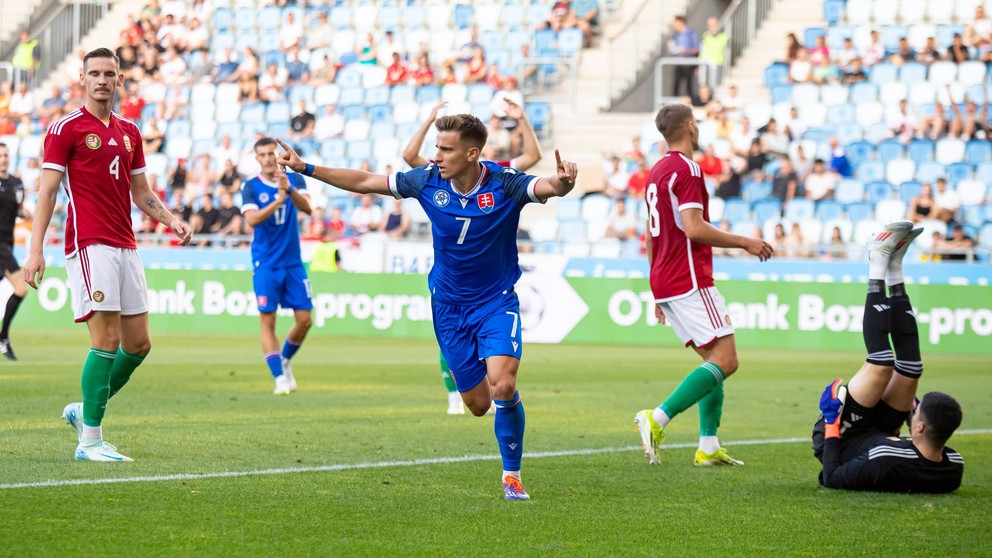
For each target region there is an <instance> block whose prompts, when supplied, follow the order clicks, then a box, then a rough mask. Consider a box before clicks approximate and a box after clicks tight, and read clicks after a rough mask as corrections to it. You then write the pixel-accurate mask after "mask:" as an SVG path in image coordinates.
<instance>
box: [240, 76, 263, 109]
mask: <svg viewBox="0 0 992 558" xmlns="http://www.w3.org/2000/svg"><path fill="white" fill-rule="evenodd" d="M258 100H259V96H258V77H256V76H254V75H252V74H249V73H244V72H242V73H241V76H240V77H239V78H238V101H240V102H241V103H242V104H243V103H253V102H255V101H258Z"/></svg>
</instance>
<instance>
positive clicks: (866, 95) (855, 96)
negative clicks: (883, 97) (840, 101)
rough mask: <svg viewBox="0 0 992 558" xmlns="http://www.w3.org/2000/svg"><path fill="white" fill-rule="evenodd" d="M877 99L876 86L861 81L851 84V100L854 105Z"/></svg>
mask: <svg viewBox="0 0 992 558" xmlns="http://www.w3.org/2000/svg"><path fill="white" fill-rule="evenodd" d="M877 100H878V86H876V85H875V84H873V83H868V82H866V81H862V82H860V83H855V84H854V85H853V86H851V102H852V103H854V104H855V105H860V104H862V103H869V102H875V101H877Z"/></svg>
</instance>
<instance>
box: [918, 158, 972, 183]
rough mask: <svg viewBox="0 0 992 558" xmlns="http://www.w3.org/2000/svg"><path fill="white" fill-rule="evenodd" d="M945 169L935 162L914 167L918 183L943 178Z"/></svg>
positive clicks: (922, 163)
mask: <svg viewBox="0 0 992 558" xmlns="http://www.w3.org/2000/svg"><path fill="white" fill-rule="evenodd" d="M945 169H946V167H945V166H944V165H942V164H940V163H938V162H936V161H923V162H921V163H919V164H917V165H916V179H917V180H919V181H920V182H929V183H931V184H932V183H933V181H935V180H937V179H938V178H941V177H943V176H945V175H946V174H947V173H946V172H945ZM969 174H970V171H969Z"/></svg>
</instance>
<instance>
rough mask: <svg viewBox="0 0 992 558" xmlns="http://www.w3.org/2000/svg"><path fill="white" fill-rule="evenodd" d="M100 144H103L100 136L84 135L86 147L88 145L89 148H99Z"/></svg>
mask: <svg viewBox="0 0 992 558" xmlns="http://www.w3.org/2000/svg"><path fill="white" fill-rule="evenodd" d="M101 145H103V142H101V141H100V136H98V135H96V134H87V135H86V147H89V148H90V149H100V146H101Z"/></svg>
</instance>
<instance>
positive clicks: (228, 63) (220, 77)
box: [212, 47, 239, 84]
mask: <svg viewBox="0 0 992 558" xmlns="http://www.w3.org/2000/svg"><path fill="white" fill-rule="evenodd" d="M238 70H239V64H238V63H237V62H235V60H234V51H233V50H232V49H231V47H227V48H225V49H224V50H223V51H222V52H221V54H220V56H219V57H218V59H217V65H216V66H215V67H214V71H213V74H212V77H213V82H214V83H215V84H217V83H229V82H233V81H237V79H238V75H239V73H238Z"/></svg>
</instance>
